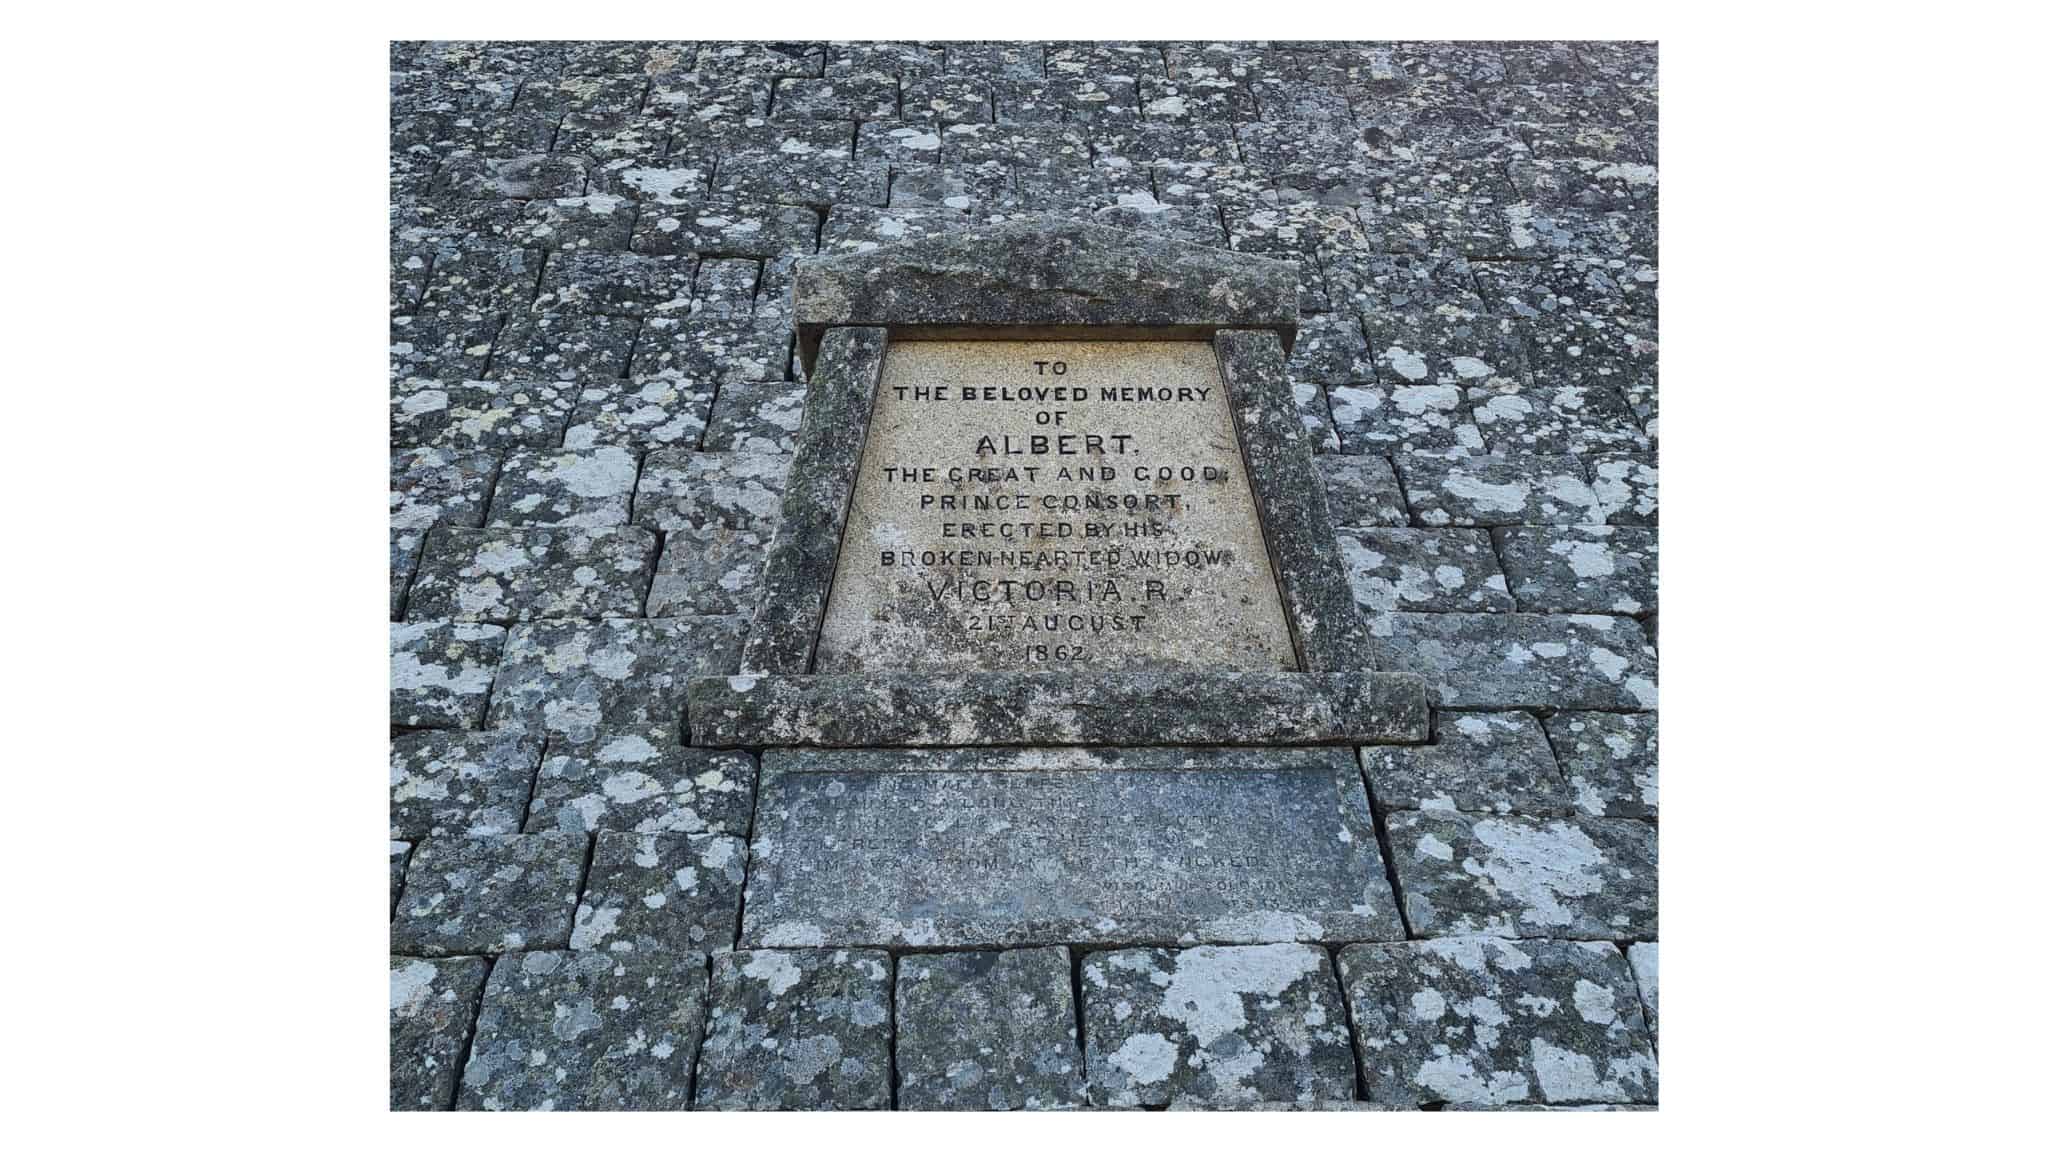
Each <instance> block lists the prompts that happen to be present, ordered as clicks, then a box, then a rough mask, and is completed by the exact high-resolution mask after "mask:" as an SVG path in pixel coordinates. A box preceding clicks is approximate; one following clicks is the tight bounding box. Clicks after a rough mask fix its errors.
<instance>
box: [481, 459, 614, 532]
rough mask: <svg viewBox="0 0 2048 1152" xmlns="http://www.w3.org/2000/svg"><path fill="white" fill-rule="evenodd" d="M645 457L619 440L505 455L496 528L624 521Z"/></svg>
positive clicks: (495, 500) (494, 504)
mask: <svg viewBox="0 0 2048 1152" xmlns="http://www.w3.org/2000/svg"><path fill="white" fill-rule="evenodd" d="M639 476H640V458H639V457H638V456H637V455H635V454H634V453H633V452H631V451H630V450H628V449H626V448H623V447H620V446H618V445H609V446H604V447H598V448H587V449H578V450H574V451H554V452H543V451H531V450H529V451H521V452H514V453H512V454H511V455H510V456H507V457H506V458H505V464H504V467H503V468H502V469H500V471H499V473H498V488H497V492H496V494H495V495H493V496H492V497H491V518H490V522H489V523H488V524H487V525H486V526H487V527H491V528H527V527H537V526H541V525H555V526H557V527H562V528H603V527H606V526H608V525H613V524H624V523H625V522H626V519H627V512H628V510H629V509H630V508H631V506H632V502H633V485H634V483H635V482H636V481H637V480H638V479H639Z"/></svg>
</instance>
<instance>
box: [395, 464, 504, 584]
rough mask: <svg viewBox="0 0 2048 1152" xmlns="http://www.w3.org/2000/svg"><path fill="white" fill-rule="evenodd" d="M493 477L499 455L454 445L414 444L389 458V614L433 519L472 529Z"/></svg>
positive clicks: (480, 518)
mask: <svg viewBox="0 0 2048 1152" xmlns="http://www.w3.org/2000/svg"><path fill="white" fill-rule="evenodd" d="M497 476H498V457H497V455H496V454H494V453H490V452H465V451H461V450H458V449H454V448H414V449H408V450H406V451H401V452H396V453H393V454H392V457H391V519H390V524H391V614H392V616H393V617H394V618H395V617H396V616H397V615H398V612H399V608H400V605H401V602H402V601H403V600H404V599H405V590H406V587H407V586H408V585H410V584H411V583H412V578H413V573H414V572H416V571H417V570H418V568H419V559H420V547H421V545H423V544H424V543H425V542H426V535H427V530H428V529H430V528H432V527H434V526H435V525H436V524H452V525H460V526H463V527H467V528H474V527H477V526H478V525H481V524H482V523H483V522H484V504H485V502H486V501H487V500H488V499H489V497H490V494H491V485H492V483H493V482H494V481H495V480H496V479H497Z"/></svg>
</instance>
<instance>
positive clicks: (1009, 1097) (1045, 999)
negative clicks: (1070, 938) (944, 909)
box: [896, 948, 1084, 1112]
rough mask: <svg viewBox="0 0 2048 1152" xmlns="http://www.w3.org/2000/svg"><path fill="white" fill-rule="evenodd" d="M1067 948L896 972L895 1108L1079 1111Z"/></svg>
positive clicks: (925, 958)
mask: <svg viewBox="0 0 2048 1152" xmlns="http://www.w3.org/2000/svg"><path fill="white" fill-rule="evenodd" d="M1071 964H1072V961H1071V959H1070V957H1069V955H1068V953H1067V950H1066V949H1065V948H1018V949H1013V950H1011V951H1008V952H952V953H945V954H941V955H908V956H904V957H902V958H901V959H899V960H898V961H897V962H896V1074H897V1078H898V1083H897V1090H896V1106H897V1107H898V1108H901V1109H906V1110H911V1111H924V1110H939V1109H962V1110H974V1111H982V1110H986V1111H991V1112H1007V1111H1012V1110H1017V1109H1034V1110H1035V1109H1051V1108H1076V1107H1079V1106H1080V1105H1081V1104H1082V1102H1083V1099H1084V1097H1083V1086H1082V1074H1081V1052H1080V1049H1079V1048H1078V1047H1077V1046H1076V1043H1077V1042H1076V1029H1075V1020H1076V1017H1075V1014H1074V990H1073V980H1072V978H1073V972H1072V968H1071Z"/></svg>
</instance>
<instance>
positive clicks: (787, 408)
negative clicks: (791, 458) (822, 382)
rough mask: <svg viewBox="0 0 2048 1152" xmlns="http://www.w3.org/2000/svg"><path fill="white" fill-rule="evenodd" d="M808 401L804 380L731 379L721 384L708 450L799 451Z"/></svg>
mask: <svg viewBox="0 0 2048 1152" xmlns="http://www.w3.org/2000/svg"><path fill="white" fill-rule="evenodd" d="M805 399H806V390H805V387H804V384H803V383H802V382H800V381H791V380H729V381H727V382H725V383H724V384H721V385H719V386H718V399H717V400H715V401H713V402H712V405H711V419H710V423H709V424H708V425H706V427H705V429H704V449H705V451H707V452H744V453H763V452H781V453H790V452H795V451H796V434H797V431H798V430H799V429H800V428H802V427H803V422H804V403H805Z"/></svg>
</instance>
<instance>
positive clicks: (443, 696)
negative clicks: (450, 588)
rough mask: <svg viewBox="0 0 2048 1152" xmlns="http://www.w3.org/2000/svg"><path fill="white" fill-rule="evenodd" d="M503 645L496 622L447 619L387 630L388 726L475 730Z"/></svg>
mask: <svg viewBox="0 0 2048 1152" xmlns="http://www.w3.org/2000/svg"><path fill="white" fill-rule="evenodd" d="M504 644H505V630H504V629H503V628H500V627H498V626H497V625H495V624H461V623H454V622H451V621H446V620H430V621H421V622H418V623H408V624H393V625H392V626H391V723H392V725H393V726H394V727H398V728H475V727H477V726H478V725H479V724H480V723H481V722H482V720H483V714H484V701H485V700H486V698H488V696H489V694H490V691H491V670H492V669H493V668H494V667H496V666H497V663H498V652H499V650H500V649H501V648H503V647H504Z"/></svg>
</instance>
